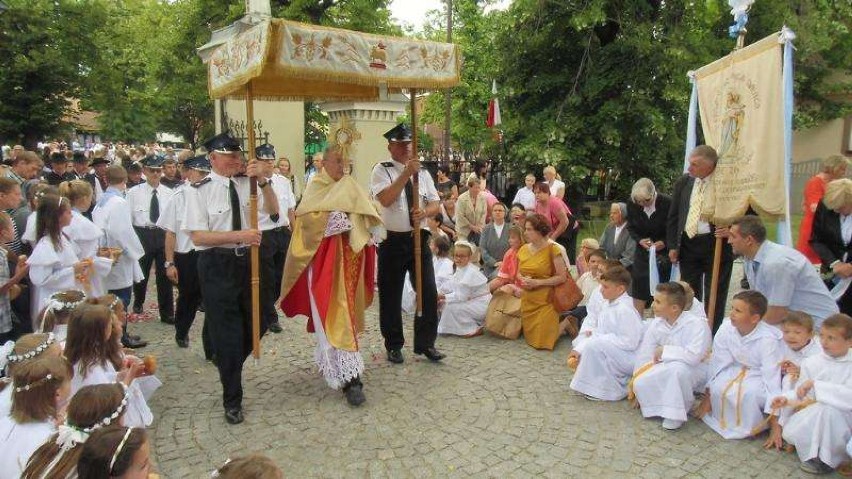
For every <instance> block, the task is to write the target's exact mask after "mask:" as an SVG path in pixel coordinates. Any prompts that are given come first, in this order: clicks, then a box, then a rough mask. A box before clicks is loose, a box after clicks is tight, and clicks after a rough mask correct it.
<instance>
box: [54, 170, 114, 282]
mask: <svg viewBox="0 0 852 479" xmlns="http://www.w3.org/2000/svg"><path fill="white" fill-rule="evenodd" d="M59 193H60V194H61V195H62V196H64V197H66V198H68V200H69V201H70V202H71V224H69V225H68V226H66V227H65V228H64V229H63V230H62V232H63V233H65V235H66V236H67V237H68V239H69V240H71V243H72V244H73V245H74V251H75V252H76V253H77V257H78V258H97V257H98V247H99V245H100V243H101V241H102V240H103V237H104V230H102V229H101V228H100V227H99V226H98V225H96V224H95V223H93V222H92V221H91V220H90V219H89V218H86V217H85V216H83V214H82V213H81V211H89V208H90V207H91V206H92V197H93V193H92V186H91V185H90V184H89V183H88V182H87V181H84V180H74V181H66V182H63V183H62V184H60V185H59ZM110 259H111V258H110ZM112 266H113V262H112V261H103V260H98V261H95V263H94V267H95V269H96V270H97V271H96V272H95V274H93V275H91V277H90V278H89V290H88V291H86V294H87V295H88V296H92V297H95V296H102V295H104V294H106V293H107V290H106V287H105V286H104V284H103V283H104V279H105V278H106V277H107V275H108V274H109V273H110V271H111V269H112Z"/></svg>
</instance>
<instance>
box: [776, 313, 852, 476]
mask: <svg viewBox="0 0 852 479" xmlns="http://www.w3.org/2000/svg"><path fill="white" fill-rule="evenodd" d="M819 337H820V342H821V343H822V349H823V352H822V353H821V354H816V355H814V356H811V357H809V358H806V359H805V360H804V361H802V370H801V376H800V377H799V380H798V382H797V383H796V388H795V389H791V390H790V391H787V392H786V393H784V395H783V396H778V397H775V399H774V400H773V401H772V407H774V408H785V409H793V410H794V411H795V412H794V414H793V415H792V416H791V417H790V418H789V420H788V421H787V422H786V424H785V425H784V440H785V441H787V442H789V443H790V444H792V445H793V446H795V447H796V452H797V453H798V454H799V459H800V460H801V461H802V464H801V467H802V470H804V471H806V472H810V473H813V474H826V473H829V472H831V471H832V470H834V469H835V468H836V467H837V466H839V465H840V464H841V463H842V462H843V461H847V460H849V454H848V453H847V451H846V450H845V449H846V445H847V443H848V442H849V438H850V436H852V350H850V348H852V318H850V317H849V316H847V315H845V314H835V315H833V316H829V317H828V318H827V319H826V320H825V321H823V323H822V326H821V327H820V331H819Z"/></svg>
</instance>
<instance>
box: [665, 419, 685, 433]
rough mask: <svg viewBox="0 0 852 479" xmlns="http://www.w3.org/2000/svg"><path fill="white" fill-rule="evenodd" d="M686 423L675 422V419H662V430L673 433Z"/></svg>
mask: <svg viewBox="0 0 852 479" xmlns="http://www.w3.org/2000/svg"><path fill="white" fill-rule="evenodd" d="M684 423H686V421H677V420H675V419H663V429H666V430H669V431H675V430H677V429H680V428H681V427H682V426H683V425H684Z"/></svg>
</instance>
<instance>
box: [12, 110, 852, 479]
mask: <svg viewBox="0 0 852 479" xmlns="http://www.w3.org/2000/svg"><path fill="white" fill-rule="evenodd" d="M411 137H412V135H411V131H410V130H409V129H408V127H407V126H406V125H404V124H400V125H397V126H396V127H394V128H393V129H391V130H390V131H388V132H387V133H386V134H385V138H386V139H387V141H388V152H389V154H390V159H389V160H388V161H384V162H380V163H377V164H376V165H375V167H374V168H373V172H372V175H371V178H370V182H369V191H365V190H364V189H363V188H362V187H361V186H360V185H358V184H357V183H356V182H355V181H354V180H353V179H352V177H351V176H349V175H347V174H346V171H349V169H350V165H348V159H347V158H344V157H343V155H342V152H341V151H340V150H339V149H337V148H335V147H330V148H328V149H327V150H326V151H325V152H324V153H323V154H321V155H318V156H317V157H315V161H314V163H313V165H312V166H311V168H309V170H308V172H307V173H306V178H305V182H304V183H302V182H301V181H295V180H294V179H293V178H292V175H291V174H290V165H289V162H288V161H286V159H284V160H282V159H279V158H277V157H276V154H275V150H274V148H273V147H272V145H261V146H260V147H258V148H257V149H256V150H255V152H254V156H255V158H256V159H255V160H251V161H248V162H245V161H244V158H243V152H242V148H241V145H240V143H239V141H237V140H236V139H234V138H233V137H231V136H229V135H228V134H220V135H216V136H215V137H213V138H211V139H209V140H208V141H207V142H205V144H204V147H205V150H206V152H205V153H204V154H200V155H195V154H194V153H193V152H189V151H186V152H174V151H169V150H166V149H156V148H148V149H131V148H126V147H124V146H123V145H117V146H116V147H115V148H94V149H92V150H91V151H90V152H79V151H70V150H63V148H62V146H61V145H57V144H50V145H45V150H44V151H43V152H41V154H39V153H36V152H31V151H26V150H23V149H19V148H17V147H15V148H13V149H11V151H10V152H9V158H8V164H7V165H6V167H5V168H6V171H5V173H4V174H3V175H2V177H0V206H2V207H3V209H4V210H5V212H3V213H0V238H2V240H3V242H4V243H5V245H4V252H5V253H6V254H7V258H8V261H6V262H0V340H2V341H0V343H6V346H5V348H6V350H5V351H4V352H3V354H0V356H1V357H0V360H3V361H4V362H5V363H7V364H4V365H3V366H4V367H3V369H4V374H5V377H6V379H5V380H4V382H3V383H2V384H3V386H0V387H3V391H4V392H3V393H2V394H0V415H2V416H3V418H2V420H0V443H2V444H0V446H2V448H3V450H4V451H7V450H8V451H14V454H11V453H10V454H6V453H4V454H3V461H5V464H0V471H3V472H0V475H2V477H5V474H6V472H5V471H7V470H9V471H17V473H16V474H13V475H10V476H9V477H18V475H21V474H23V477H73V476H72V474H74V473H76V474H79V475H80V477H103V476H96V475H92V476H86V475H85V474H86V473H85V472H84V471H86V470H93V471H94V470H97V471H100V472H98V473H99V474H103V473H104V470H106V471H107V472H108V475H110V476H120V477H137V476H134V475H131V473H130V472H129V471H131V470H138V471H142V470H145V469H146V468H147V439H146V436H145V433H144V428H145V427H146V426H148V425H150V424H151V423H152V421H153V420H154V417H153V414H152V413H151V410H150V409H149V408H148V406H147V400H148V399H149V398H150V397H151V395H152V394H154V393H155V391H156V389H157V388H158V387H159V386H160V382H159V380H158V379H157V378H156V376H155V375H154V373H155V370H156V362H155V360H154V359H153V358H150V357H145V358H139V357H138V356H137V355H135V354H134V353H133V352H132V351H133V350H134V349H138V348H142V347H144V346H145V344H146V343H145V341H144V339H143V338H140V337H138V336H134V335H132V334H130V332H129V331H128V318H129V317H131V316H132V315H139V314H144V310H143V307H144V304H145V294H146V290H147V280H148V277H149V275H150V273H151V271H152V270H153V271H154V280H155V282H156V291H157V312H158V316H159V319H160V321H161V322H163V323H166V324H170V325H174V330H175V336H174V337H175V342H176V345H177V346H178V347H180V348H186V347H188V346H189V331H190V328H191V326H192V325H193V322H194V319H195V317H196V315H197V311H199V310H202V311H204V324H203V330H202V334H201V337H202V345H203V351H204V353H205V356H206V357H207V359H208V360H210V361H211V362H213V363H214V364H215V365H216V367H217V369H218V372H219V379H220V382H221V384H222V405H223V408H224V417H225V420H226V421H227V422H228V423H230V424H238V423H241V422H243V420H244V412H243V407H242V399H243V386H242V369H243V363H244V361H245V360H246V358H247V357H248V356H249V354H250V352H251V350H252V347H253V345H252V342H251V339H252V333H251V323H252V322H251V310H252V305H251V300H252V299H251V290H250V278H249V276H250V267H249V261H248V258H249V255H248V249H249V247H251V246H258V247H259V251H260V259H261V261H260V264H261V265H262V267H261V271H260V285H261V288H260V309H261V321H260V333H261V335H263V334H264V333H265V332H267V331H271V332H275V333H278V332H281V331H282V328H281V325H280V324H279V320H278V318H279V314H278V309H280V310H281V311H282V312H283V313H284V314H285V316H287V317H294V316H299V315H304V316H306V317H307V318H308V321H307V322H308V324H307V329H308V331H309V332H311V333H313V334H314V335H315V337H316V353H315V360H316V363H317V366H318V369H319V371H320V372H321V374H322V375H323V377H324V379H325V381H326V382H327V384H328V385H329V387H331V388H333V389H338V390H341V391H343V395H344V397H345V399H346V401H347V402H348V403H349V404H350V405H352V406H358V405H360V404H362V403H363V402H364V401H365V400H366V396H365V393H364V383H363V382H362V380H363V373H364V361H363V358H362V356H361V353H360V351H359V336H360V334H361V333H362V332H363V330H364V311H365V310H366V309H367V308H368V307H369V306H370V305H371V303H372V301H373V296H374V293H375V291H378V293H379V298H378V299H379V321H380V326H381V334H382V336H383V338H384V344H385V348H386V350H387V360H388V361H390V362H391V363H394V364H401V363H403V362H404V361H405V357H404V355H403V353H402V348H403V346H404V344H405V331H404V327H403V324H404V323H403V320H402V319H403V313H404V312H408V313H414V322H413V330H414V334H413V346H414V347H413V351H414V353H415V354H418V355H423V356H425V357H426V358H427V359H429V360H430V361H431V362H440V361H442V360H443V359H444V358H445V357H446V355H445V354H444V353H442V352H441V351H439V350H438V349H437V348H436V340H437V338H438V337H439V335H455V336H461V337H467V338H472V337H475V336H479V335H481V334H483V333H485V332H488V333H489V334H494V335H497V336H500V337H503V338H508V339H516V338H519V337H520V336H521V335H523V337H524V340H525V341H526V342H527V344H529V345H530V346H531V347H533V348H536V349H544V350H553V349H554V348H555V346H556V344H557V342H558V341H560V338H563V337H566V338H568V339H570V340H571V341H572V344H571V346H572V350H571V353H570V354H569V356H568V361H567V362H568V365H569V367H570V368H571V369H573V370H575V372H574V374H573V377H572V380H571V383H570V387H571V388H572V389H573V390H575V391H577V392H578V393H580V394H582V395H584V396H585V397H586V398H588V399H590V400H604V401H616V400H622V399H624V398H629V399H630V400H632V401H634V402H635V404H636V405H637V406H638V407H639V408H640V409H641V412H642V414H643V415H644V416H646V417H660V418H662V425H663V427H664V428H665V429H667V430H674V429H678V428H680V427H681V426H682V425H683V424H684V423H685V422H686V421H687V418H688V415H689V414H692V415H694V416H695V417H698V418H701V420H703V421H704V422H705V423H706V424H707V425H708V426H710V427H711V428H712V429H714V430H715V431H716V432H718V433H719V434H720V435H722V436H723V437H725V438H728V439H731V438H744V437H751V436H754V435H757V434H760V433H761V432H763V431H764V430H768V431H769V437H768V439H767V440H766V445H767V447H777V448H781V447H783V446H784V445H785V444H789V445H791V446H793V447H795V449H796V450H797V452H798V453H799V456H800V458H801V460H802V464H803V469H805V470H807V471H809V472H817V473H819V472H827V471H830V470H833V469H834V468H837V467H838V466H839V465H840V464H841V463H842V462H843V461H844V460H847V459H848V454H847V452H845V447H846V444H847V442H848V441H849V440H850V435H852V352H850V351H849V348H850V347H852V318H850V317H849V316H848V314H849V313H850V312H852V311H850V310H849V308H850V305H852V293H849V292H848V286H849V284H850V283H852V266H850V265H852V260H850V258H847V256H848V250H849V245H850V243H852V181H850V180H845V179H833V180H832V181H829V182H828V183H827V185H826V187H825V193H824V197H823V198H821V199H819V200H817V202H816V206H814V207H813V212H814V218H813V221H812V222H811V224H812V226H811V228H812V234H811V236H810V241H809V245H810V246H811V247H812V248H813V251H814V252H815V253H816V254H817V255H818V256H819V259H820V262H821V263H822V265H823V273H824V274H823V275H822V276H821V275H820V274H819V273H818V272H817V270H816V269H815V268H814V266H813V265H812V264H811V262H810V261H809V260H808V259H807V258H806V257H805V256H803V255H802V254H801V253H799V252H798V251H796V250H794V249H792V248H789V247H786V246H782V245H779V244H776V243H773V242H771V241H769V240H767V239H766V229H765V227H764V225H763V223H762V221H761V220H760V219H759V218H758V217H757V216H744V217H742V218H739V219H737V220H736V221H734V223H733V224H732V225H727V226H721V225H719V226H717V225H714V224H713V223H712V222H710V221H708V218H705V217H703V216H702V215H701V212H702V205H703V203H704V195H705V192H706V185H707V184H708V183H709V182H711V181H712V175H713V172H714V170H715V167H716V162H717V157H716V152H715V151H714V150H713V149H712V148H710V147H708V146H700V147H698V148H696V149H695V150H694V151H693V152H692V154H691V155H690V158H689V170H688V173H687V174H685V175H684V176H683V177H682V178H680V179H679V180H678V181H677V182H676V183H675V185H674V188H673V194H672V195H671V196H668V195H665V194H663V193H660V192H658V191H657V189H656V187H655V185H654V183H653V182H652V181H651V180H649V179H647V178H642V179H639V180H638V181H636V183H635V184H634V185H633V188H632V190H631V194H630V201H628V202H624V203H619V202H617V203H614V204H612V206H611V209H610V216H609V218H610V223H609V224H608V225H607V227H606V229H605V230H604V232H603V234H602V235H601V237H600V238H584V239H582V241H581V242H580V248H579V252H578V251H577V241H578V236H579V233H580V231H582V230H581V228H580V223H579V221H578V219H577V217H576V215H575V214H574V212H572V211H571V209H570V208H569V207H568V205H567V204H566V202H565V200H564V194H565V189H566V188H565V183H564V182H563V181H562V180H561V179H560V178H559V177H558V175H557V173H556V170H555V169H554V168H553V167H547V168H545V169H544V171H542V177H541V180H539V178H537V177H536V175H535V174H532V173H530V174H528V175H526V177H525V180H524V183H525V184H524V187H523V188H521V189H519V190H518V191H517V194H516V195H515V197H514V199H513V201H512V202H511V204H510V205H507V204H503V203H501V202H500V201H499V199H498V198H496V197H495V196H494V195H493V194H491V193H490V192H489V190H488V185H487V183H486V181H485V179H484V178H483V177H482V176H480V174H478V173H474V174H472V175H471V176H470V177H468V178H465V181H464V184H462V185H459V184H456V183H455V182H453V181H452V180H451V179H450V177H449V172H448V171H447V170H446V169H444V168H440V169H439V170H438V172H437V175H436V178H434V179H433V177H432V176H431V175H430V174H429V173H428V172H427V171H426V169H425V168H421V164H420V162H419V161H418V160H417V159H416V158H414V157H413V152H412V149H411V139H412V138H411ZM832 161H834V160H832ZM845 161H846V160H845V159H844V160H843V162H842V166H843V167H844V168H845V164H846V163H845ZM835 163H836V164H835ZM835 163H832V165H834V166H833V167H832V168H834V169H833V170H832V171H834V170H836V169H837V168H839V166H838V165H840V163H838V162H836V161H835ZM45 164H48V165H49V167H47V168H46V167H45V166H44V165H45ZM136 170H138V175H137V176H136V177H135V179H132V178H133V175H134V174H136V173H137V171H136ZM131 171H133V172H134V173H131ZM832 174H834V173H832ZM838 176H842V175H838ZM413 178H416V179H417V181H416V187H417V189H418V190H417V192H416V193H415V191H414V187H415V182H414V181H412V179H413ZM253 181H254V182H256V185H257V192H258V193H257V196H258V211H259V218H258V228H257V229H253V228H252V227H251V226H250V225H251V218H250V217H249V211H250V210H249V197H250V189H251V183H252V182H253ZM134 183H135V184H134ZM299 184H301V186H297V185H299ZM297 191H300V192H301V194H300V195H298V196H299V197H300V201H298V202H297ZM416 230H419V235H416V236H415V235H414V234H412V232H414V231H416ZM717 238H722V239H723V241H722V245H723V246H722V248H723V249H722V252H721V258H722V260H721V268H720V269H721V274H720V275H719V283H718V295H717V299H716V302H715V303H714V304H712V305H711V304H709V299H710V298H709V296H710V290H711V284H710V283H711V270H712V257H713V250H714V248H715V245H716V243H717ZM418 250H419V254H420V257H419V259H420V261H419V262H418V261H415V252H417V251H418ZM736 255H739V256H741V257H742V258H743V260H744V271H745V277H746V278H745V279H746V281H747V282H748V285H749V288H750V289H746V290H745V291H743V292H741V293H738V294H737V295H735V297H734V300H733V302H732V303H731V305H730V311H731V312H730V314H729V316H728V317H727V318H725V317H724V316H725V311H726V307H727V306H728V305H727V289H728V283H729V282H730V277H731V271H732V263H733V259H734V257H735V256H736ZM415 263H420V278H419V279H420V281H416V279H417V278H416V276H415V275H416V271H415V270H416V269H417V267H416V265H415ZM675 266H676V267H675ZM673 270H674V271H677V274H679V279H680V281H677V279H678V278H676V277H673ZM418 282H419V283H420V285H419V287H418V286H417V283H418ZM175 286H176V287H177V298H176V300H175V298H174V297H173V294H174V293H173V292H174V288H175ZM417 290H419V291H417ZM418 292H419V295H418ZM418 296H419V297H418ZM649 304H650V314H649V311H648V306H649ZM710 310H712V311H713V315H712V317H711V318H709V319H708V318H707V316H708V314H709V312H710ZM646 318H647V319H646ZM817 338H819V339H817ZM7 340H9V342H6V341H7ZM94 396H97V397H98V398H99V399H98V400H97V401H95V400H93V399H92V397H94ZM89 448H91V451H89ZM238 463H240V461H232V462H231V463H229V464H230V465H233V464H238ZM7 467H8V468H9V469H7ZM87 468H88V469H87ZM228 468H229V465H226V466H223V468H220V470H219V471H220V475H224V474H225V472H226V471H227V470H228ZM49 471H61V472H59V473H56V475H49V474H48V472H49ZM75 471H76V472H75ZM93 474H94V473H93ZM232 477H238V476H232ZM240 477H249V476H240Z"/></svg>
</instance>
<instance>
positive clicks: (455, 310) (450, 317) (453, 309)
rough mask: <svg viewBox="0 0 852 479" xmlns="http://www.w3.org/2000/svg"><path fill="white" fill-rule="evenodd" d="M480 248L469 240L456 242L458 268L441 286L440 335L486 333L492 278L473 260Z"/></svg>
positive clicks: (456, 263) (455, 257)
mask: <svg viewBox="0 0 852 479" xmlns="http://www.w3.org/2000/svg"><path fill="white" fill-rule="evenodd" d="M475 251H476V247H475V246H473V245H472V244H471V243H468V242H467V241H464V240H461V241H456V244H455V247H454V248H453V257H454V259H455V265H456V271H455V273H453V275H452V276H450V278H449V280H447V281H446V282H445V283H444V284H443V285H441V286H440V287H439V288H438V305H439V306H443V308H441V318H440V322H439V323H438V334H453V335H457V336H475V335H478V334H481V333H482V326H483V324H485V313H486V311H487V310H488V302H489V301H491V293H490V292H489V291H488V278H486V277H485V275H484V274H482V271H480V270H479V266H478V265H477V264H475V263H472V262H471V259H472V258H473V256H474V253H475Z"/></svg>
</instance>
